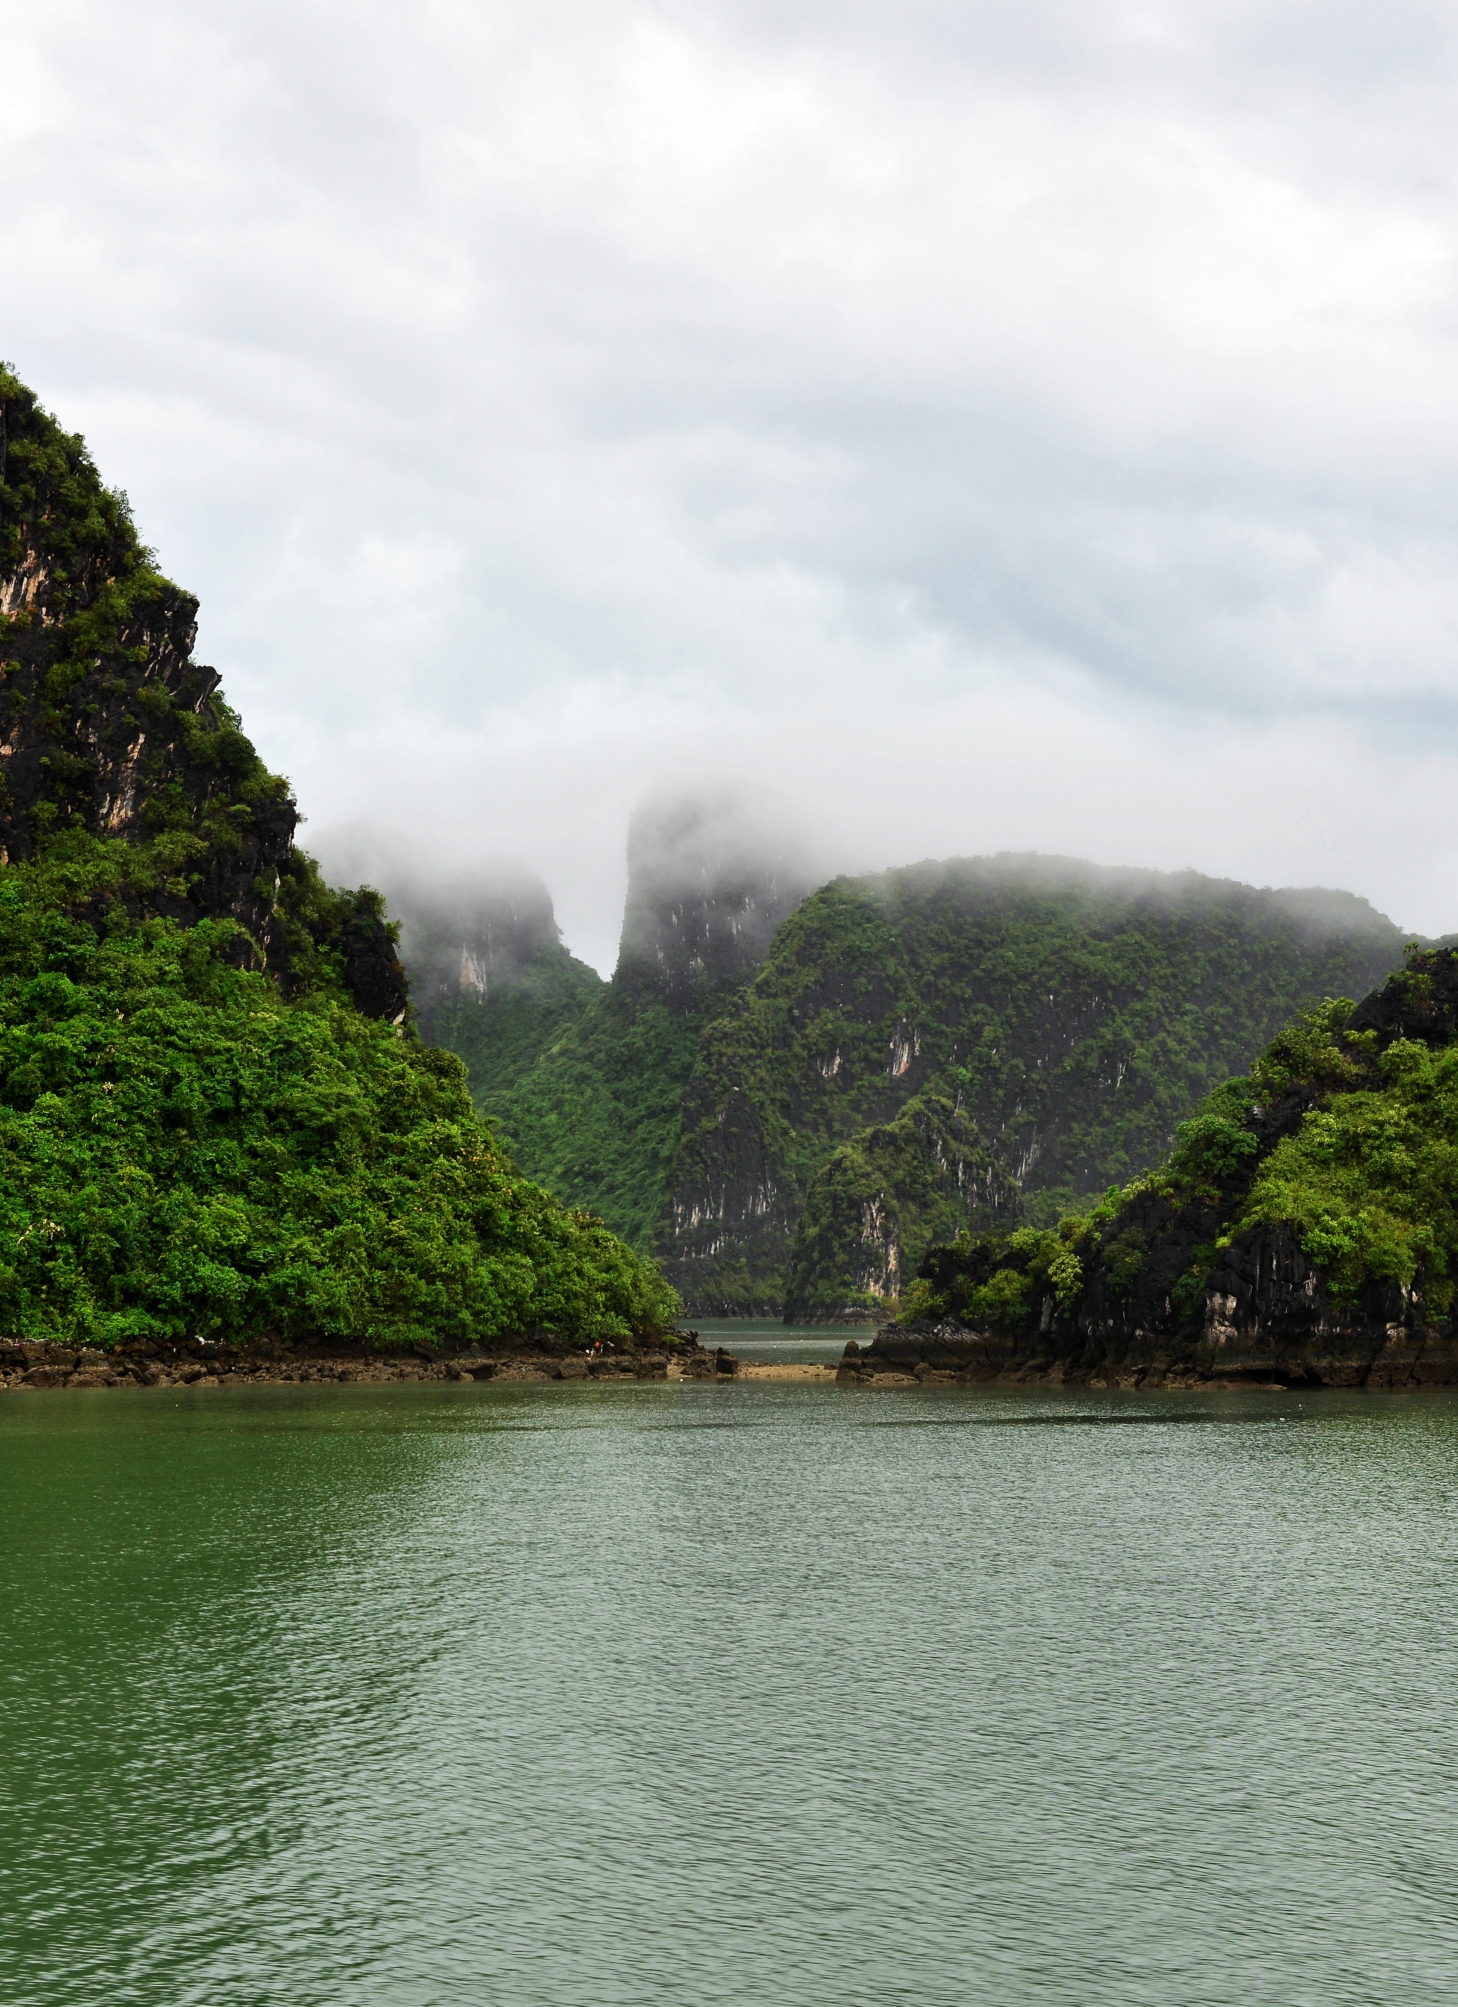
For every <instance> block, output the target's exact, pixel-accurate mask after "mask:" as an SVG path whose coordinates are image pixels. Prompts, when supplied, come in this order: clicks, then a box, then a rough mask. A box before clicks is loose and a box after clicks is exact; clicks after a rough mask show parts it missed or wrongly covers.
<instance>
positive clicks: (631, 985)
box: [457, 794, 809, 1251]
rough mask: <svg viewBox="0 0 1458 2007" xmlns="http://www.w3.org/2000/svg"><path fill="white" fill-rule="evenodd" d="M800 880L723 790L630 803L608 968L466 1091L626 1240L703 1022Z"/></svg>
mask: <svg viewBox="0 0 1458 2007" xmlns="http://www.w3.org/2000/svg"><path fill="white" fill-rule="evenodd" d="M808 878H809V873H808V867H807V866H806V865H805V864H804V862H803V859H802V855H801V852H800V850H799V847H798V845H797V843H796V842H795V841H794V839H793V838H791V837H788V836H786V835H784V834H783V833H782V832H779V831H777V830H774V829H772V828H770V827H767V826H766V824H765V822H764V820H763V819H762V818H761V817H759V816H756V815H752V814H749V813H746V812H745V811H744V810H743V809H742V808H741V806H740V804H739V803H738V802H737V801H736V800H735V799H734V798H733V797H732V796H726V795H722V794H720V795H715V794H709V795H707V796H705V795H691V796H685V797H682V798H678V799H674V800H669V801H665V802H661V803H652V804H650V805H649V806H647V807H646V808H644V809H642V810H640V811H639V813H638V814H637V815H636V816H635V817H634V819H633V823H632V826H631V828H630V830H629V837H628V896H627V902H626V907H625V911H624V919H623V933H622V940H621V946H620V950H619V955H618V963H617V967H616V969H615V970H614V972H613V976H612V980H611V981H610V982H609V983H607V984H606V985H604V986H603V987H602V989H601V990H600V992H599V993H598V994H597V995H596V996H594V997H593V998H591V1000H590V1001H589V1002H588V1003H587V1005H586V1007H585V1008H584V1009H583V1010H582V1011H581V1012H580V1013H579V1014H577V1015H575V1016H574V1017H572V1018H571V1019H570V1021H567V1022H565V1023H564V1025H563V1027H562V1029H561V1032H560V1035H559V1036H557V1037H556V1038H555V1039H554V1040H553V1042H552V1043H551V1045H550V1046H549V1047H548V1048H547V1049H546V1050H544V1051H543V1052H542V1054H541V1056H540V1058H538V1059H537V1061H536V1062H535V1064H534V1065H533V1066H532V1067H531V1068H530V1069H529V1070H528V1071H527V1072H525V1073H524V1074H523V1075H522V1076H521V1077H519V1078H518V1079H517V1080H516V1082H515V1083H514V1084H513V1085H510V1086H507V1085H505V1084H503V1085H502V1086H501V1087H500V1088H499V1089H496V1090H492V1091H487V1092H483V1093H482V1094H480V1095H479V1096H478V1105H479V1106H480V1107H481V1109H482V1112H483V1113H484V1114H487V1115H489V1116H491V1117H492V1118H493V1120H494V1121H495V1124H496V1128H497V1133H498V1135H499V1136H500V1137H501V1140H502V1142H503V1144H504V1145H505V1147H506V1148H507V1149H508V1150H510V1152H511V1153H512V1155H513V1157H514V1158H515V1160H516V1162H517V1163H519V1164H520V1165H521V1166H522V1168H523V1169H524V1170H525V1171H527V1172H528V1174H529V1175H530V1176H532V1177H534V1178H539V1179H540V1180H541V1181H542V1182H543V1183H544V1184H545V1185H547V1186H548V1188H549V1189H550V1190H552V1191H553V1192H555V1193H557V1195H558V1196H559V1197H560V1198H562V1199H563V1200H564V1202H566V1203H567V1204H570V1205H575V1206H582V1207H584V1208H587V1209H588V1210H590V1211H592V1212H595V1213H598V1214H599V1215H601V1217H602V1218H603V1219H604V1220H605V1221H606V1222H607V1223H608V1225H609V1226H610V1227H612V1228H613V1229H614V1230H615V1231H616V1232H618V1233H621V1234H623V1235H624V1236H625V1237H626V1238H627V1239H628V1240H629V1241H630V1242H631V1243H632V1244H633V1245H634V1246H636V1247H639V1248H642V1249H644V1250H645V1251H656V1250H657V1249H658V1248H659V1247H660V1246H661V1244H662V1242H663V1239H664V1236H665V1233H666V1228H667V1203H668V1179H669V1174H670V1169H671V1166H672V1163H673V1159H674V1153H675V1150H676V1148H677V1145H678V1140H679V1134H680V1125H681V1119H682V1102H683V1091H684V1087H685V1085H686V1083H687V1081H688V1079H689V1076H690V1074H691V1073H692V1071H693V1067H694V1061H695V1057H696V1055H697V1052H698V1047H699V1040H700V1036H701V1034H702V1031H703V1028H704V1026H705V1024H707V1023H711V1022H712V1021H713V1020H714V1019H715V1018H716V1017H717V1016H718V1015H719V1013H721V1012H722V1011H723V1010H724V1008H725V1007H726V1005H727V1003H728V1000H729V998H730V997H731V996H733V995H734V994H735V992H736V990H737V989H738V988H739V987H740V985H742V984H743V983H744V982H746V981H747V980H748V979H749V977H750V976H752V975H753V973H754V971H755V969H756V968H757V967H758V966H759V964H760V962H761V960H762V959H763V957H764V954H765V951H766V949H767V948H768V946H769V943H770V941H771V939H772V938H773V937H774V934H775V931H776V929H777V928H778V927H779V925H780V923H781V922H782V921H783V920H784V919H785V917H786V916H787V915H788V914H789V913H790V912H791V911H793V909H794V907H795V906H796V905H797V904H798V903H799V901H800V899H802V898H803V897H804V894H805V891H806V889H807V886H808ZM457 1049H460V1048H459V1047H458V1048H457Z"/></svg>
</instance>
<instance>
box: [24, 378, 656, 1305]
mask: <svg viewBox="0 0 1458 2007" xmlns="http://www.w3.org/2000/svg"><path fill="white" fill-rule="evenodd" d="M195 620H196V602H195V601H194V600H193V599H191V598H190V597H189V595H187V594H186V593H184V592H181V591H180V590H179V589H178V588H177V587H176V586H174V585H172V584H171V583H170V582H169V581H168V580H167V579H166V578H164V577H163V576H162V575H161V574H160V572H159V571H158V570H157V568H156V565H155V563H154V560H153V555H152V553H151V552H150V551H148V550H147V549H146V548H145V547H144V546H143V545H142V543H141V541H140V539H139V538H138V536H137V534H136V531H135V529H134V528H133V526H132V523H131V519H130V514H129V511H128V509H127V506H126V503H125V500H124V498H123V497H121V496H119V495H117V494H115V493H113V492H111V491H109V490H107V489H106V487H105V486H104V485H103V483H102V481H101V480H100V478H99V476H98V474H97V472H96V469H95V468H94V466H93V465H92V463H91V460H90V458H89V456H88V455H87V453H86V450H85V447H84V444H83V442H82V441H81V440H80V439H79V438H77V437H75V436H74V435H70V434H67V433H66V432H64V431H63V430H62V429H61V427H60V426H59V425H57V424H56V423H55V422H54V420H52V419H51V418H50V417H49V416H48V415H47V414H46V413H45V412H44V411H42V410H41V409H40V408H39V406H38V405H37V403H36V400H35V398H34V397H33V396H32V395H31V394H30V393H29V392H28V391H27V390H26V389H25V388H24V386H23V385H21V384H20V383H19V382H18V381H17V380H16V379H15V377H14V376H13V375H11V374H9V373H8V372H7V373H0V760H3V765H0V846H3V847H0V1328H3V1329H4V1330H5V1331H6V1332H8V1333H11V1334H14V1335H19V1336H23V1337H34V1338H65V1339H71V1340H76V1339H84V1340H87V1341H89V1342H90V1343H92V1344H101V1345H105V1344H108V1343H117V1342H120V1341H122V1340H123V1339H134V1338H137V1337H144V1336H149V1335H156V1336H158V1337H168V1338H174V1339H175V1338H179V1337H182V1336H198V1335H202V1336H209V1337H214V1338H225V1339H242V1338H252V1337H257V1336H260V1335H264V1334H273V1333H278V1334H284V1335H288V1336H290V1337H294V1338H327V1339H331V1340H337V1339H347V1340H350V1341H354V1342H359V1341H363V1342H370V1341H375V1342H400V1341H402V1340H407V1339H408V1340H415V1341H424V1342H429V1343H439V1342H442V1341H445V1340H451V1341H456V1340H470V1339H473V1338H477V1339H486V1338H492V1337H496V1336H501V1335H510V1334H514V1333H517V1332H526V1331H530V1330H533V1329H546V1330H550V1331H555V1332H570V1333H575V1334H580V1335H581V1336H583V1337H584V1338H591V1337H596V1336H613V1335H626V1334H627V1333H629V1332H632V1331H644V1332H647V1331H656V1330H658V1329H660V1328H661V1326H662V1324H663V1321H664V1320H665V1319H666V1318H667V1317H669V1316H671V1315H672V1314H673V1312H674V1310H675V1309H676V1308H677V1304H676V1299H675V1298H674V1297H673V1295H672V1292H671V1291H670V1290H668V1289H667V1287H666V1286H665V1284H664V1283H663V1281H662V1279H661V1277H660V1276H659V1274H658V1272H657V1271H656V1269H655V1268H654V1267H653V1265H652V1264H651V1263H649V1262H645V1261H644V1260H643V1259H642V1258H641V1257H640V1256H639V1255H637V1254H635V1253H633V1252H632V1251H631V1250H629V1249H628V1248H627V1247H626V1246H624V1245H623V1243H622V1242H620V1241H619V1240H617V1239H616V1238H615V1237H614V1236H613V1235H612V1234H611V1233H609V1232H608V1231H607V1230H606V1229H605V1228H604V1227H603V1226H602V1225H601V1224H600V1223H599V1222H597V1221H595V1220H592V1219H590V1218H588V1217H586V1216H585V1215H582V1214H580V1213H575V1212H572V1211H569V1210H567V1209H565V1208H564V1207H563V1206H562V1205H561V1204H560V1203H559V1202H558V1201H557V1200H555V1199H554V1198H551V1197H549V1196H548V1195H547V1194H546V1193H545V1192H544V1191H542V1190H541V1189H540V1188H538V1187H536V1186H534V1185H532V1184H530V1183H529V1182H528V1181H526V1180H525V1179H523V1178H522V1177H521V1176H520V1175H519V1174H518V1173H517V1172H516V1171H515V1170H514V1169H513V1168H512V1167H511V1166H510V1164H509V1163H508V1162H507V1161H506V1159H505V1158H504V1157H503V1156H502V1154H501V1153H500V1151H499V1149H498V1148H497V1146H496V1145H495V1143H494V1142H493V1140H492V1138H491V1136H490V1133H489V1131H488V1130H486V1129H485V1128H484V1127H483V1126H482V1124H481V1122H480V1120H479V1118H478V1117H477V1115H476V1114H475V1111H474V1110H473V1108H472V1106H471V1102H470V1098H469V1095H468V1093H467V1090H466V1083H465V1074H464V1070H463V1068H462V1067H461V1065H460V1063H459V1061H458V1060H456V1059H455V1058H453V1057H452V1056H451V1055H449V1054H447V1053H443V1052H439V1051H436V1050H432V1049H429V1048H427V1047H424V1046H422V1045H421V1043H420V1042H419V1040H418V1039H417V1038H416V1036H415V1034H414V1031H413V1029H412V1028H411V1027H410V1025H409V1024H408V1022H407V1016H408V1007H407V995H406V987H405V978H404V973H403V971H402V969H401V966H400V963H399V961H398V958H397V956H396V952H395V940H394V930H393V928H392V927H391V926H390V925H389V924H388V923H387V921H386V919H385V916H384V911H383V903H382V901H381V899H380V898H379V896H378V895H377V894H375V893H373V892H369V891H358V892H343V893H341V892H336V891H334V890H332V889H331V888H330V887H328V886H327V885H326V884H325V883H324V882H323V880H322V878H321V877H320V875H319V873H318V871H317V869H316V868H315V867H314V865H313V864H312V862H311V860H309V859H308V858H307V857H306V856H305V855H304V854H303V853H302V852H300V851H299V850H298V849H297V847H296V846H295V844H294V841H293V836H294V830H295V827H296V823H297V819H298V812H297V809H296V806H295V804H294V802H293V800H292V797H291V795H290V792H289V789H288V786H287V783H286V782H285V781H284V780H282V779H281V778H280V777H278V776H277V775H274V774H272V773H270V772H269V771H268V770H267V768H266V767H265V765H264V764H263V762H262V761H261V760H260V759H259V757H258V755H257V753H256V752H255V750H254V748H253V746H252V745H251V744H250V742H249V741H248V739H247V738H246V736H245V735H244V733H243V731H242V728H241V725H240V723H239V721H238V719H237V718H236V716H235V715H234V714H233V712H232V711H230V710H229V708H228V706H227V705H226V703H225V702H224V701H223V699H222V697H221V695H220V693H219V690H218V678H217V675H216V673H215V672H214V671H213V670H211V669H208V668H205V667H203V666H201V665H199V664H198V663H196V662H195V661H194V660H193V656H192V647H193V639H194V634H195Z"/></svg>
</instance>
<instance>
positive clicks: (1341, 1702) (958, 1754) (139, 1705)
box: [0, 1384, 1458, 2007]
mask: <svg viewBox="0 0 1458 2007" xmlns="http://www.w3.org/2000/svg"><path fill="white" fill-rule="evenodd" d="M0 1468H3V1479H4V1490H5V1514H4V1522H3V1540H0V1574H3V1601H0V1628H3V1633H4V1637H3V1652H0V1677H3V1681H4V1687H3V1715H0V1720H3V1729H4V1750H5V1759H4V1773H3V1774H4V1803H3V1812H0V1873H3V1877H4V1886H3V1889H0V1947H3V1949H0V1968H3V1969H0V1999H3V2000H4V2001H5V2002H6V2003H7V2007H127V2003H141V2007H191V2004H192V2003H196V2007H265V2003H266V2007H316V2003H319V2007H323V2003H328V2007H336V2003H350V2007H356V2003H358V2007H437V2003H438V2004H439V2007H447V2003H449V2007H476V2003H488V2002H489V2003H492V2007H495V2003H509V2007H537V2003H541V2007H616V2003H625V2007H626V2004H627V2003H632V2007H701V2003H702V2007H716V2003H734V2007H759V2003H766V2007H768V2003H773V2007H846V2004H847V2003H848V2004H849V2007H860V2003H873V2002H874V2003H878V2007H879V2003H883V2002H898V2003H900V2002H904V2003H908V2007H942V2003H946V2007H966V2003H968V2002H969V2001H974V2002H987V2003H991V2007H1019V2003H1023V2002H1029V2003H1032V2002H1036V2003H1039V2007H1044V2003H1059V2007H1061V2003H1068V2007H1104V2003H1108V2007H1140V2003H1150V2007H1206V2003H1208V2007H1245V2003H1249V2007H1288V2003H1290V2007H1305V2003H1318V2002H1320V2003H1327V2002H1342V2003H1354V2007H1355V2003H1361V2004H1362V2007H1400V2003H1409V2002H1410V2003H1413V2007H1435V2003H1438V2002H1441V2001H1444V2000H1447V1999H1450V1998H1452V1997H1453V1995H1454V1992H1455V1990H1458V1819H1455V1813H1458V1786H1455V1765H1458V1716H1455V1705H1454V1703H1455V1697H1458V1696H1455V1687H1458V1650H1455V1627H1454V1612H1455V1563H1458V1506H1455V1490H1458V1403H1455V1402H1454V1401H1452V1400H1451V1399H1448V1398H1446V1397H1429V1398H1425V1399H1420V1398H1411V1399H1406V1398H1399V1397H1387V1396H1378V1397H1356V1396H1353V1397H1346V1396H1341V1395H1336V1396H1323V1397H1320V1398H1319V1399H1316V1400H1313V1399H1311V1398H1309V1397H1308V1398H1307V1399H1306V1400H1305V1401H1304V1402H1303V1401H1301V1400H1299V1399H1297V1398H1296V1397H1293V1396H1280V1395H1271V1396H1259V1395H1247V1396H1214V1397H1211V1396H1205V1397H1202V1398H1196V1397H1193V1396H1185V1397H1175V1396H1170V1397H1168V1398H1159V1397H1145V1398H1142V1399H1141V1398H1140V1397H1138V1396H1128V1397H1123V1398H1119V1397H1111V1396H1094V1395H1087V1396H1083V1397H1081V1398H1079V1397H1069V1396H1039V1397H1030V1396H1023V1395H1019V1394H1007V1393H990V1392H981V1391H976V1390H974V1391H965V1392H964V1391H961V1390H955V1391H938V1392H933V1391H931V1390H926V1391H903V1392H897V1393H883V1394H879V1395H877V1394H874V1393H869V1392H862V1391H859V1390H856V1391H840V1390H836V1389H833V1388H829V1387H821V1386H817V1387H803V1388H802V1387H795V1386H793V1385H790V1386H786V1385H775V1384H769V1385H765V1384H761V1385H758V1386H754V1385H748V1386H744V1387H721V1386H693V1385H690V1386H684V1387H670V1386H662V1385H659V1386H653V1385H645V1386H630V1387H624V1388H613V1389H597V1388H583V1387H573V1386H566V1387H563V1386H542V1387H531V1386H525V1387H517V1388H499V1389H493V1388H491V1387H488V1386H482V1387H476V1386H472V1385H469V1384H468V1385H465V1386H461V1387H455V1386H452V1387H448V1388H447V1387H416V1388H412V1387H392V1388H384V1389H373V1388H350V1387H342V1388H336V1389H332V1390H331V1389H327V1388H257V1389H245V1390H237V1391H235V1392H231V1393H224V1392H202V1393H184V1392H179V1391H177V1390H168V1391H160V1390H159V1391H158V1392H156V1393H133V1394H109V1393H98V1394H61V1395H54V1394H52V1395H25V1396H20V1395H12V1396H9V1397H7V1398H6V1399H5V1400H4V1401H3V1402H0Z"/></svg>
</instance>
